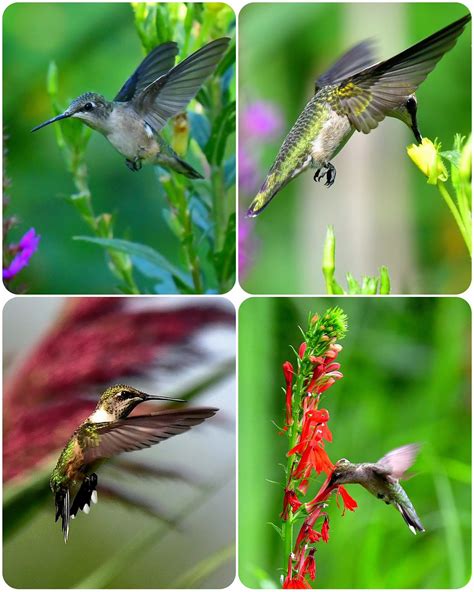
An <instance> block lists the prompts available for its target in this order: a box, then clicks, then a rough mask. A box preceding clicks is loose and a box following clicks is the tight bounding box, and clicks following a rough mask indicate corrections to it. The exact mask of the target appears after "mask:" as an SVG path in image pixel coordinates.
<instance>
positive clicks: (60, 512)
mask: <svg viewBox="0 0 474 592" xmlns="http://www.w3.org/2000/svg"><path fill="white" fill-rule="evenodd" d="M55 502H56V518H55V522H57V521H58V519H59V517H61V522H62V530H63V536H64V542H65V543H67V539H68V536H69V503H70V499H69V489H65V488H61V489H58V491H56V494H55Z"/></svg>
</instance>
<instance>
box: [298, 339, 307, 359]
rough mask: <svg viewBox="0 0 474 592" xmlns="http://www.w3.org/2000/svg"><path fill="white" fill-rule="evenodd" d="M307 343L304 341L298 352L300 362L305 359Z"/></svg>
mask: <svg viewBox="0 0 474 592" xmlns="http://www.w3.org/2000/svg"><path fill="white" fill-rule="evenodd" d="M306 347H307V346H306V341H303V343H302V344H301V345H300V347H299V350H298V355H299V357H300V360H302V359H303V356H304V352H305V351H306Z"/></svg>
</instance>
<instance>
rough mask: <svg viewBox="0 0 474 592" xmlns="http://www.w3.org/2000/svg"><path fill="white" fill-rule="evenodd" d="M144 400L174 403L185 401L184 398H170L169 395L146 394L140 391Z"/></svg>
mask: <svg viewBox="0 0 474 592" xmlns="http://www.w3.org/2000/svg"><path fill="white" fill-rule="evenodd" d="M141 394H142V395H143V400H144V401H174V402H175V403H186V401H185V400H184V399H172V398H171V397H160V396H159V395H148V394H147V393H141Z"/></svg>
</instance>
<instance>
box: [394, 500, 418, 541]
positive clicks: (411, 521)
mask: <svg viewBox="0 0 474 592" xmlns="http://www.w3.org/2000/svg"><path fill="white" fill-rule="evenodd" d="M396 507H397V510H398V511H399V512H400V514H401V515H402V517H403V520H405V522H406V523H407V525H408V528H409V529H410V530H411V531H412V533H413V534H416V533H417V532H425V529H424V528H423V525H422V524H421V521H420V519H419V518H418V516H417V513H416V512H415V508H413V507H411V508H410V507H408V506H405V505H402V504H396Z"/></svg>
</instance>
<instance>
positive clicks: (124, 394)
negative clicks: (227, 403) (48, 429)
mask: <svg viewBox="0 0 474 592" xmlns="http://www.w3.org/2000/svg"><path fill="white" fill-rule="evenodd" d="M147 401H175V402H184V401H183V400H182V399H171V398H169V397H161V396H155V395H147V394H146V393H144V392H142V391H139V390H138V389H136V388H133V387H131V386H127V385H125V384H117V385H115V386H111V387H109V388H108V389H106V390H105V391H104V392H103V393H102V395H101V396H100V398H99V401H98V403H97V407H96V408H95V411H94V412H93V413H92V414H91V415H89V417H88V418H87V419H86V420H85V421H84V422H83V423H81V425H80V426H79V427H78V428H77V429H76V431H75V432H74V433H73V435H72V436H71V438H70V439H69V441H68V442H67V444H66V446H65V447H64V449H63V451H62V452H61V454H60V456H59V459H58V462H57V464H56V467H55V468H54V470H53V472H52V474H51V478H50V482H49V484H50V487H51V490H52V492H53V493H54V496H55V502H56V520H55V521H56V522H57V521H58V519H59V518H61V521H62V531H63V536H64V542H65V543H66V542H67V540H68V536H69V521H70V519H71V518H75V517H76V514H77V513H78V511H79V510H82V511H83V512H84V513H86V514H88V513H89V511H90V507H91V505H92V503H97V474H96V470H97V468H98V467H99V466H100V465H101V464H102V463H103V462H104V461H106V460H107V459H110V458H112V457H114V456H115V455H116V454H120V453H122V452H130V451H132V450H141V449H142V448H148V447H150V446H153V444H158V443H159V442H162V441H163V440H167V439H168V438H171V436H176V435H177V434H182V433H183V432H186V431H188V430H189V429H191V428H192V427H193V426H195V425H198V424H200V423H202V422H203V421H204V420H205V419H208V418H209V417H212V416H213V415H215V413H216V412H217V411H218V410H217V409H215V408H212V407H197V408H194V409H184V410H182V411H181V410H177V409H166V410H163V411H157V412H155V413H150V414H148V415H134V416H132V417H129V415H130V413H131V412H132V410H133V409H134V408H135V407H136V406H137V405H139V404H140V403H144V402H147Z"/></svg>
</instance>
